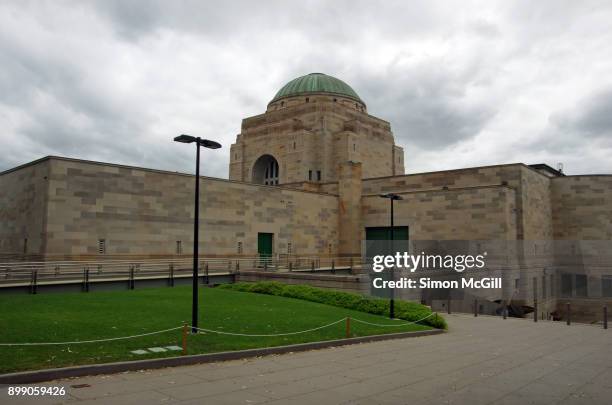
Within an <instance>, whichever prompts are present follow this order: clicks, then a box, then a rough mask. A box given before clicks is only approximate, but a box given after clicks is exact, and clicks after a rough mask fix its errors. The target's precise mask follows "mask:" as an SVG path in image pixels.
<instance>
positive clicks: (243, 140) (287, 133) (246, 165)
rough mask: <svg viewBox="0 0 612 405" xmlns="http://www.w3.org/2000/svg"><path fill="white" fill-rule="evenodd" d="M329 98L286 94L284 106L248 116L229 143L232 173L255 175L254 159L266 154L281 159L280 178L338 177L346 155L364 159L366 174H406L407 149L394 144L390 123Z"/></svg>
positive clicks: (242, 178) (244, 177) (283, 180)
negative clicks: (233, 140)
mask: <svg viewBox="0 0 612 405" xmlns="http://www.w3.org/2000/svg"><path fill="white" fill-rule="evenodd" d="M328 98H329V97H318V98H317V97H309V99H310V102H309V103H305V102H304V99H305V98H304V97H299V100H298V101H299V102H296V103H294V104H292V103H291V101H292V99H286V100H285V101H284V102H285V103H286V104H285V107H283V108H281V109H278V110H270V111H268V112H267V113H265V114H262V115H257V116H254V117H249V118H246V119H244V120H243V123H242V129H241V133H240V134H239V135H238V136H237V138H236V143H234V144H233V145H232V146H231V148H230V149H231V150H230V172H229V173H230V179H232V180H240V181H248V182H250V181H252V173H253V166H254V164H255V162H256V160H257V159H258V158H259V157H261V156H262V155H266V154H268V155H271V156H273V157H274V158H275V159H276V160H277V161H278V163H279V168H280V183H281V184H285V183H295V182H302V181H308V180H309V179H311V180H313V181H319V182H332V181H337V179H338V175H339V173H338V164H339V163H340V162H346V161H353V162H361V163H362V164H363V169H362V176H363V177H364V178H365V177H376V176H385V175H392V174H394V173H395V174H397V173H401V174H403V172H404V158H403V149H402V148H401V147H398V146H395V145H394V140H393V134H392V133H391V127H390V125H389V123H388V122H386V121H383V120H380V119H378V118H376V117H373V116H370V115H368V114H367V113H365V112H362V111H360V110H359V109H356V108H354V107H353V106H351V105H343V104H342V103H340V102H338V103H336V102H332V101H331V98H329V99H328ZM339 101H340V100H339ZM309 171H312V178H311V177H310V176H309ZM317 172H320V173H321V179H320V180H319V179H318V174H317Z"/></svg>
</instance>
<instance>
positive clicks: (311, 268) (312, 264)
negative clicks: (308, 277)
mask: <svg viewBox="0 0 612 405" xmlns="http://www.w3.org/2000/svg"><path fill="white" fill-rule="evenodd" d="M314 269H315V266H314V260H312V261H311V264H310V271H311V272H312V273H314V271H315V270H314Z"/></svg>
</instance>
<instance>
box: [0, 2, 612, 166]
mask: <svg viewBox="0 0 612 405" xmlns="http://www.w3.org/2000/svg"><path fill="white" fill-rule="evenodd" d="M578 3H580V4H578ZM610 18H612V9H611V7H610V6H609V5H608V6H606V5H605V4H602V3H592V4H584V3H583V2H569V3H565V4H564V5H563V6H558V2H556V1H552V2H547V1H543V2H538V3H537V4H536V3H533V2H514V3H507V2H489V1H486V2H465V3H462V6H461V7H460V8H459V7H456V6H449V5H448V3H446V2H435V1H434V2H431V1H416V2H411V3H405V2H402V1H395V2H383V3H379V4H373V3H371V2H370V1H337V2H323V1H303V2H299V3H296V2H281V1H268V2H252V1H242V2H241V1H224V2H205V1H195V0H194V1H191V0H190V1H139V0H131V1H119V0H117V1H111V0H107V1H90V2H43V1H40V2H27V1H26V2H13V3H9V2H4V3H0V64H1V65H2V69H0V128H1V129H2V132H0V142H2V143H3V146H4V148H3V153H2V154H0V170H2V169H6V168H9V167H12V166H15V165H17V164H20V163H25V161H27V160H32V159H35V158H38V157H41V156H43V155H46V154H51V153H52V154H59V155H66V156H71V157H76V158H84V159H94V160H96V159H97V160H104V161H109V162H115V163H123V164H130V165H136V166H149V167H153V168H160V169H168V170H180V171H188V172H192V171H193V150H191V148H186V147H184V146H181V145H173V144H172V142H171V137H172V136H173V135H176V134H178V133H181V132H188V133H189V132H192V133H194V134H195V133H197V134H199V135H201V136H205V137H211V138H213V139H217V140H219V141H221V143H222V144H223V145H224V149H222V150H221V151H217V152H215V154H209V153H208V152H207V154H206V160H205V163H204V164H203V169H204V172H205V173H206V174H208V175H215V176H220V177H226V176H227V163H228V160H229V159H228V158H229V144H230V143H231V142H233V140H234V136H235V134H236V133H238V132H239V129H240V119H241V118H244V117H246V116H249V115H255V114H259V113H262V112H263V111H264V110H265V107H266V103H267V102H268V101H269V100H270V99H271V98H272V97H273V95H274V94H275V92H276V91H277V90H278V89H279V88H280V87H281V86H282V85H283V84H284V83H286V82H287V81H289V80H291V79H293V78H294V77H297V76H300V75H303V74H306V73H309V72H312V71H322V72H325V73H328V74H331V75H334V76H336V77H338V78H340V79H342V80H344V81H346V82H347V83H348V84H350V85H351V86H352V87H353V88H354V89H355V90H356V91H357V92H358V93H359V94H360V95H361V96H362V98H363V99H364V100H365V101H366V103H367V104H368V109H369V111H370V113H371V114H373V115H376V116H379V117H380V118H382V119H385V120H387V121H389V122H390V123H391V125H392V129H393V130H394V133H395V134H396V137H397V143H398V144H400V145H403V146H405V147H406V150H407V162H414V164H413V165H412V166H411V165H410V163H409V164H408V166H407V170H408V171H411V172H414V171H421V170H433V169H438V170H440V169H450V168H454V167H453V166H448V164H460V165H463V164H465V165H469V166H476V165H479V164H482V163H485V164H489V163H496V162H491V161H490V160H491V159H493V158H498V157H500V156H501V157H502V158H504V159H505V158H508V159H510V158H512V160H516V161H525V162H526V163H533V161H532V160H533V159H537V160H540V159H543V158H546V159H551V160H553V161H552V162H548V163H551V164H554V163H555V161H556V160H557V159H562V158H563V159H566V158H565V157H564V156H571V150H572V149H574V150H576V149H579V150H580V153H581V154H582V158H581V159H582V161H583V162H584V163H581V166H579V169H580V170H583V171H587V172H589V171H601V169H602V167H603V168H605V165H604V164H603V163H601V162H600V161H598V159H596V156H597V155H598V151H600V150H601V149H602V148H609V139H610V138H611V137H610V135H611V132H610V127H611V121H610V120H612V118H610V117H612V114H610V106H611V104H612V91H603V92H598V90H597V89H598V88H599V87H600V86H601V84H600V83H601V77H602V71H605V72H608V71H609V70H610V68H612V58H611V57H610V55H609V53H607V52H606V50H607V44H608V43H610V42H612V30H611V29H610V25H609V23H608V21H609V19H610ZM600 44H604V45H600ZM555 67H559V69H555ZM606 67H608V68H606ZM598 69H599V70H598ZM549 76H550V77H549ZM585 78H591V80H584V79H585ZM575 88H579V89H580V90H581V93H582V94H584V93H589V92H590V93H592V94H596V95H595V96H592V97H591V98H589V99H587V100H583V101H580V102H575V101H574V100H572V94H573V93H572V91H573V90H574V89H575ZM534 98H535V99H537V102H538V104H539V106H542V108H540V109H538V110H534V111H529V108H526V107H525V106H524V102H523V100H525V99H529V100H532V99H534ZM525 111H527V112H525ZM547 115H550V116H551V119H550V122H549V124H548V127H547V128H546V129H545V130H542V128H541V126H539V125H540V124H539V123H540V122H541V121H543V117H545V116H547ZM508 122H510V124H509V123H508ZM517 132H520V133H521V134H523V135H525V136H524V137H523V138H522V139H517V140H516V141H515V142H514V143H512V142H509V141H508V142H505V143H504V144H503V145H504V146H503V148H504V150H503V151H500V146H499V144H500V140H504V141H507V140H510V139H511V138H513V137H514V136H515V134H516V133H517ZM531 134H533V136H532V137H531V138H532V140H526V139H525V138H527V135H531ZM585 139H590V140H592V142H590V143H588V142H587V143H585V142H584V140H585ZM472 149H473V151H472ZM410 151H414V152H415V153H422V154H423V155H425V156H432V155H433V152H435V156H437V157H439V159H438V162H432V160H433V159H430V158H424V159H422V160H419V159H413V158H411V156H410V155H409V154H410V153H411V152H410ZM506 151H507V153H506ZM447 162H451V163H447ZM499 163H501V162H499ZM577 167H578V166H577ZM611 169H612V168H611Z"/></svg>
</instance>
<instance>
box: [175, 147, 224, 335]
mask: <svg viewBox="0 0 612 405" xmlns="http://www.w3.org/2000/svg"><path fill="white" fill-rule="evenodd" d="M174 141H175V142H181V143H193V142H195V143H196V151H197V152H196V173H195V207H194V217H195V218H194V220H193V293H192V294H193V297H192V306H191V333H194V334H195V333H198V235H199V232H198V229H199V227H198V225H199V222H200V146H204V147H205V148H209V149H219V148H220V147H221V144H219V143H217V142H215V141H209V140H208V139H201V138H200V137H195V136H191V135H179V136H177V137H176V138H174Z"/></svg>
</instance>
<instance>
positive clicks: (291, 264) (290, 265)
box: [289, 262, 293, 272]
mask: <svg viewBox="0 0 612 405" xmlns="http://www.w3.org/2000/svg"><path fill="white" fill-rule="evenodd" d="M292 271H293V262H289V272H292Z"/></svg>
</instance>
